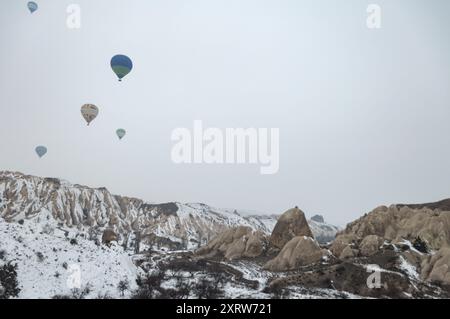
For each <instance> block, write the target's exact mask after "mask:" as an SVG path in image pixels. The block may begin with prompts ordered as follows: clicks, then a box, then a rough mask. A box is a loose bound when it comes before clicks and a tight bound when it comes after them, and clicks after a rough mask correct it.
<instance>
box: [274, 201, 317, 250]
mask: <svg viewBox="0 0 450 319" xmlns="http://www.w3.org/2000/svg"><path fill="white" fill-rule="evenodd" d="M297 236H308V237H311V238H313V237H314V236H313V234H312V232H311V229H310V228H309V225H308V222H307V221H306V218H305V214H304V213H303V212H302V211H301V210H300V209H298V208H297V207H295V208H292V209H290V210H288V211H287V212H285V213H284V214H283V215H281V216H280V217H279V218H278V221H277V223H276V225H275V228H274V229H273V231H272V235H271V236H270V245H271V246H272V247H274V248H277V249H283V247H284V245H286V243H287V242H289V241H290V240H291V239H292V238H294V237H297Z"/></svg>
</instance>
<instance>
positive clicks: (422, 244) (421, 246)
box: [413, 236, 430, 254]
mask: <svg viewBox="0 0 450 319" xmlns="http://www.w3.org/2000/svg"><path fill="white" fill-rule="evenodd" d="M413 247H414V248H415V249H417V250H418V251H420V252H421V253H424V254H428V253H429V252H430V248H428V245H427V243H426V241H424V240H422V238H420V237H419V236H417V238H416V239H415V240H414V242H413Z"/></svg>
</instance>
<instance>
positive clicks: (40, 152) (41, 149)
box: [36, 145, 47, 158]
mask: <svg viewBox="0 0 450 319" xmlns="http://www.w3.org/2000/svg"><path fill="white" fill-rule="evenodd" d="M36 154H37V155H38V156H39V158H41V157H42V156H44V155H45V154H47V148H46V147H45V146H42V145H40V146H38V147H36Z"/></svg>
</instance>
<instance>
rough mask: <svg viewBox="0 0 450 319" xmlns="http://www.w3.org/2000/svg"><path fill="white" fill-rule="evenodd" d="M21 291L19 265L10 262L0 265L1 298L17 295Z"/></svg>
mask: <svg viewBox="0 0 450 319" xmlns="http://www.w3.org/2000/svg"><path fill="white" fill-rule="evenodd" d="M19 292H20V289H19V282H18V281H17V265H16V264H12V263H11V262H8V263H6V264H4V265H3V266H1V267H0V299H9V298H13V297H17V296H18V294H19Z"/></svg>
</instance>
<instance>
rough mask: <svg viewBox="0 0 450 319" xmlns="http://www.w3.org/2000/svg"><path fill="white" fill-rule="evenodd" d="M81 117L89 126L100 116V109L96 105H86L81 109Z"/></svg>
mask: <svg viewBox="0 0 450 319" xmlns="http://www.w3.org/2000/svg"><path fill="white" fill-rule="evenodd" d="M81 115H83V117H84V119H85V120H86V122H87V125H89V124H90V123H91V122H92V121H93V120H94V119H95V118H96V117H97V115H98V107H96V106H95V105H94V104H85V105H83V106H82V107H81Z"/></svg>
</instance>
